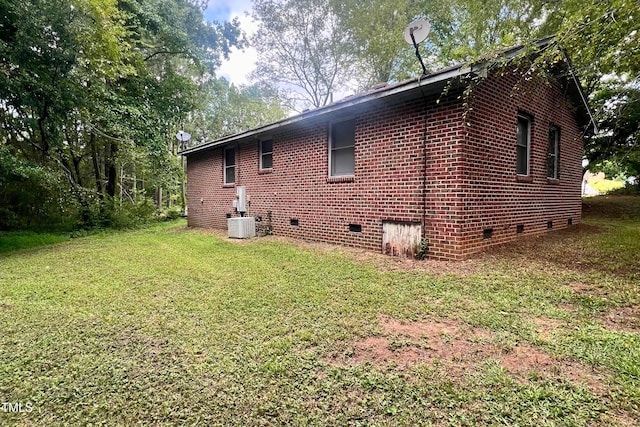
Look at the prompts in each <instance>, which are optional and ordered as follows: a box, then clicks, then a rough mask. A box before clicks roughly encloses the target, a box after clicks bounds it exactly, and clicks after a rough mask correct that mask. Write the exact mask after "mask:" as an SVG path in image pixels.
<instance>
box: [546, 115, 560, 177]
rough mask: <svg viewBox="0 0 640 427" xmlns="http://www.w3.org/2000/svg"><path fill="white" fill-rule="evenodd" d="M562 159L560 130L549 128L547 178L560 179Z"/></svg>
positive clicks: (553, 127) (554, 127)
mask: <svg viewBox="0 0 640 427" xmlns="http://www.w3.org/2000/svg"><path fill="white" fill-rule="evenodd" d="M559 159H560V129H559V128H558V127H556V126H550V127H549V148H548V149H547V178H551V179H558V176H559V174H558V171H559V168H558V166H559Z"/></svg>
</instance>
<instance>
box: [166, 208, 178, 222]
mask: <svg viewBox="0 0 640 427" xmlns="http://www.w3.org/2000/svg"><path fill="white" fill-rule="evenodd" d="M181 216H182V209H181V208H180V206H172V207H170V208H169V209H167V210H166V212H165V214H164V217H165V219H167V220H168V221H172V220H174V219H178V218H180V217H181Z"/></svg>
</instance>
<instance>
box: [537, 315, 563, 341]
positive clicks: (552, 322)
mask: <svg viewBox="0 0 640 427" xmlns="http://www.w3.org/2000/svg"><path fill="white" fill-rule="evenodd" d="M531 321H532V322H533V323H534V324H535V325H536V332H537V333H538V336H539V337H540V338H542V339H543V340H545V341H549V339H550V338H551V335H552V334H553V333H554V332H555V331H557V330H558V329H560V328H561V327H562V326H563V325H564V323H565V322H564V321H562V320H560V319H550V318H548V317H534V318H532V319H531Z"/></svg>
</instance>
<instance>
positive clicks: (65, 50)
mask: <svg viewBox="0 0 640 427" xmlns="http://www.w3.org/2000/svg"><path fill="white" fill-rule="evenodd" d="M242 42H243V41H242V38H241V35H240V32H239V29H238V25H237V22H236V23H224V24H208V23H206V22H205V21H204V18H203V16H202V9H200V6H199V2H193V1H191V2H188V1H185V0H163V1H160V0H24V1H14V0H9V1H7V0H2V1H1V2H0V58H1V62H0V126H1V127H0V138H1V139H2V141H4V142H3V143H4V144H6V145H8V146H10V147H11V148H12V151H11V152H12V153H14V155H15V156H17V157H18V158H19V159H25V160H27V161H29V162H31V163H34V164H37V165H40V166H43V167H45V168H49V169H51V170H55V171H61V172H62V173H63V175H64V176H65V177H66V180H67V182H68V187H69V189H70V190H71V192H72V194H74V196H75V199H76V201H77V203H78V204H79V206H81V214H82V220H83V221H84V222H85V223H95V222H96V219H95V218H96V215H97V217H98V221H102V219H100V218H104V216H105V215H106V214H107V213H108V211H109V209H110V205H111V204H112V202H114V201H118V198H119V197H118V196H119V194H118V188H120V194H122V189H123V185H124V180H123V179H122V176H123V174H124V173H125V172H126V169H127V168H130V170H131V171H135V170H136V169H140V168H137V167H136V165H138V166H141V165H143V163H141V162H140V158H141V156H140V152H141V151H143V152H145V153H146V155H147V156H149V157H150V158H151V159H153V162H152V165H151V168H153V169H157V170H161V171H163V172H167V171H168V172H170V173H171V174H173V175H175V174H176V173H179V172H180V171H179V169H176V168H166V167H165V166H166V165H170V164H172V163H176V162H172V161H171V156H172V155H173V153H172V152H171V150H170V149H169V148H170V147H171V143H168V141H171V140H172V139H173V136H172V135H173V133H174V130H175V128H177V126H178V124H179V123H180V122H181V121H183V120H184V119H185V118H186V117H187V115H188V113H189V111H190V110H191V109H193V108H194V105H195V103H194V101H193V94H194V93H195V89H196V83H195V79H194V76H195V75H197V74H200V73H202V72H204V71H205V70H213V69H214V68H215V67H216V66H217V65H218V64H219V63H220V58H221V56H224V55H226V54H228V52H229V51H230V48H231V47H232V46H236V45H242ZM125 165H127V168H125V167H124V166H125ZM130 173H131V172H130ZM133 174H134V182H135V172H133ZM119 177H120V179H118V178H119ZM163 180H164V178H162V179H158V180H156V181H157V182H158V184H159V185H160V183H161V182H163ZM150 181H153V180H147V182H150ZM96 212H97V213H96Z"/></svg>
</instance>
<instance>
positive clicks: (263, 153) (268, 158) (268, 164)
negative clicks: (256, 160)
mask: <svg viewBox="0 0 640 427" xmlns="http://www.w3.org/2000/svg"><path fill="white" fill-rule="evenodd" d="M272 167H273V141H272V140H270V139H265V140H264V141H260V169H271V168H272Z"/></svg>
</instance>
